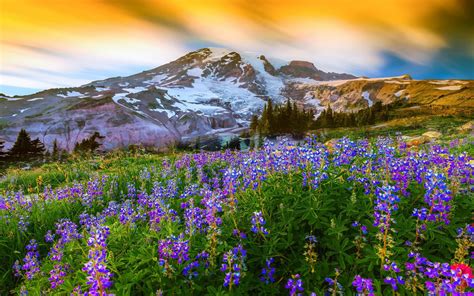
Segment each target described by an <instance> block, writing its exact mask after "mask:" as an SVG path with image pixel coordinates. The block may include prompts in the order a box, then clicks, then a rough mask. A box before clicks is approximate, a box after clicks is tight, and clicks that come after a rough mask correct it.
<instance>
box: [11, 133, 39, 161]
mask: <svg viewBox="0 0 474 296" xmlns="http://www.w3.org/2000/svg"><path fill="white" fill-rule="evenodd" d="M32 151H33V145H32V141H31V138H30V135H29V134H28V133H27V132H26V130H25V129H21V130H20V132H19V133H18V137H17V139H16V141H15V143H14V144H13V147H12V148H11V149H10V151H8V154H9V155H10V156H11V157H13V158H16V159H19V160H26V159H28V158H29V157H30V155H31V152H32Z"/></svg>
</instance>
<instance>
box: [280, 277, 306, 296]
mask: <svg viewBox="0 0 474 296" xmlns="http://www.w3.org/2000/svg"><path fill="white" fill-rule="evenodd" d="M285 289H288V290H289V293H290V296H296V295H301V293H298V292H303V291H304V288H303V280H301V278H300V275H299V274H295V275H292V276H291V278H289V279H288V281H287V282H286V285H285Z"/></svg>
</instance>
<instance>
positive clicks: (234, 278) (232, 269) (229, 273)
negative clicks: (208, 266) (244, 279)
mask: <svg viewBox="0 0 474 296" xmlns="http://www.w3.org/2000/svg"><path fill="white" fill-rule="evenodd" d="M245 257H247V251H246V250H245V249H244V248H243V247H242V245H238V246H237V247H235V248H233V249H232V250H229V251H228V252H227V253H225V254H224V257H223V258H222V265H221V268H220V270H221V271H222V272H223V273H224V274H225V277H224V287H229V289H232V286H234V285H235V286H238V285H239V284H240V277H241V275H242V274H241V272H242V270H243V269H244V268H245V263H244V261H245Z"/></svg>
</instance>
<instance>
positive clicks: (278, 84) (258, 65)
mask: <svg viewBox="0 0 474 296" xmlns="http://www.w3.org/2000/svg"><path fill="white" fill-rule="evenodd" d="M272 60H273V59H272V58H266V57H265V56H264V55H261V54H256V53H238V52H236V51H232V50H228V49H221V48H203V49H200V50H197V51H193V52H190V53H188V54H186V55H184V56H182V57H180V58H178V59H176V60H174V61H171V62H169V63H167V64H164V65H161V66H158V67H156V68H153V69H150V70H146V71H142V72H140V73H137V74H133V75H129V76H125V77H120V76H119V77H111V78H107V79H104V80H97V81H93V82H90V83H87V84H84V85H82V86H79V87H71V88H58V89H48V90H44V91H40V92H38V93H35V94H32V95H27V96H16V97H8V96H1V97H0V101H2V99H3V102H2V104H1V105H3V106H0V129H1V130H0V138H4V139H5V140H6V141H7V145H8V144H9V143H10V144H11V143H12V142H13V141H14V140H15V137H16V134H17V133H18V130H19V129H20V128H26V129H27V130H28V131H29V132H30V133H31V134H32V136H33V137H40V139H41V140H42V141H43V142H45V144H47V145H50V144H51V143H52V142H53V141H54V140H55V139H57V140H58V141H59V142H60V145H61V147H63V148H65V149H71V148H72V146H73V145H74V143H75V142H74V141H76V140H81V139H83V138H85V137H87V136H89V135H90V134H92V133H93V132H95V131H99V132H101V134H103V135H105V136H106V137H107V139H108V141H106V142H107V144H106V147H105V148H106V149H112V148H115V147H119V146H126V145H130V144H142V145H147V146H158V147H159V146H165V145H168V144H170V143H173V142H176V141H180V140H182V139H183V138H186V139H192V138H195V137H199V136H205V135H212V134H219V133H235V132H237V131H241V130H242V129H245V128H246V127H247V126H248V124H249V120H250V118H251V116H252V115H253V114H258V113H259V112H260V110H261V109H262V108H263V106H264V104H265V103H266V101H268V100H272V101H274V102H275V103H282V102H284V101H285V100H287V99H290V100H293V101H296V102H297V104H298V105H299V106H301V107H302V108H307V109H313V110H314V111H315V112H316V114H318V113H320V112H321V111H322V110H323V109H324V108H326V107H327V106H328V105H330V106H331V108H333V110H336V111H346V112H351V111H357V110H360V109H362V108H365V107H368V106H371V105H372V104H373V103H374V102H376V101H380V102H382V104H388V103H392V102H394V101H398V100H405V101H410V102H412V103H414V104H439V105H453V106H460V107H466V108H472V107H474V106H473V103H472V101H473V100H472V98H473V97H474V95H473V88H474V87H473V81H472V80H414V79H412V78H411V77H410V76H409V75H402V76H397V77H388V78H361V77H356V76H354V75H351V74H346V73H332V72H324V71H322V70H320V69H318V68H316V67H315V66H314V64H313V63H311V62H306V61H298V60H295V61H290V62H287V63H286V64H285V63H282V62H281V61H279V63H278V64H277V63H275V62H274V63H272V62H271V61H272ZM274 64H275V65H274Z"/></svg>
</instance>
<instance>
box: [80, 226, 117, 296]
mask: <svg viewBox="0 0 474 296" xmlns="http://www.w3.org/2000/svg"><path fill="white" fill-rule="evenodd" d="M89 234H90V236H89V238H88V240H87V244H88V245H89V247H90V249H89V255H88V258H89V261H88V262H87V263H85V264H84V267H83V268H82V270H83V271H84V272H86V273H87V275H88V276H87V284H88V285H89V286H90V288H89V294H91V295H99V294H100V295H107V293H106V290H107V289H108V288H110V287H111V286H112V284H113V282H112V281H111V277H112V276H113V275H112V273H111V272H110V271H109V270H108V269H107V265H106V264H107V259H106V257H107V243H106V240H107V237H108V236H109V234H110V230H109V228H108V227H107V226H102V225H95V226H93V227H92V228H91V230H90V232H89Z"/></svg>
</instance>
